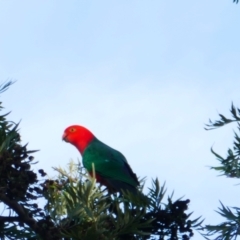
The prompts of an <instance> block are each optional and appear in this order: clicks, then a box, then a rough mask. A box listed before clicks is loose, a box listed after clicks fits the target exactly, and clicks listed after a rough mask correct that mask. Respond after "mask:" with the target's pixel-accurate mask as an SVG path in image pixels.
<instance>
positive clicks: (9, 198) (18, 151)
mask: <svg viewBox="0 0 240 240" xmlns="http://www.w3.org/2000/svg"><path fill="white" fill-rule="evenodd" d="M11 84H12V82H9V83H7V84H4V85H2V86H0V93H2V92H4V91H5V90H6V89H7V88H8V87H9V86H10V85H11ZM0 110H2V106H1V103H0ZM6 116H7V114H5V115H1V116H0V161H1V164H0V205H1V206H2V211H1V215H0V239H24V240H27V239H29V240H31V239H32V240H33V239H34V240H35V239H39V240H77V239H81V240H95V239H97V240H102V239H106V240H110V239H111V240H125V239H128V240H146V239H161V240H163V239H171V240H177V239H190V238H191V237H192V235H193V229H194V228H197V227H198V226H199V225H200V224H201V222H200V221H199V219H195V220H191V219H190V216H191V214H189V213H186V211H187V208H188V203H189V200H182V199H178V200H176V201H173V200H172V196H171V197H169V198H168V200H167V203H165V204H164V203H163V198H164V195H165V193H166V190H165V185H163V186H160V184H159V182H158V180H157V179H156V180H154V181H153V184H152V187H151V188H150V189H149V191H148V194H147V196H145V195H144V194H143V193H142V190H141V187H140V188H139V192H137V193H135V194H131V193H129V192H125V193H124V194H121V195H120V194H119V193H117V194H116V193H115V194H110V193H109V192H108V191H107V189H103V188H102V187H101V186H99V185H98V184H96V182H95V180H94V179H91V178H89V176H88V175H87V174H86V173H84V169H83V168H81V166H80V164H77V165H76V164H73V163H70V164H69V171H68V172H66V171H64V170H63V169H56V170H57V171H58V173H59V177H58V178H57V179H52V180H51V179H42V177H44V176H46V173H45V171H44V170H43V169H40V170H39V171H38V173H36V172H34V171H33V170H32V169H31V167H32V164H36V163H34V162H33V160H34V158H33V156H31V154H33V153H34V152H35V151H29V150H28V149H27V145H22V144H21V142H20V135H19V132H18V124H16V123H14V122H10V121H7V120H6ZM39 175H40V177H41V179H40V180H39ZM40 200H41V201H40ZM40 203H42V204H40Z"/></svg>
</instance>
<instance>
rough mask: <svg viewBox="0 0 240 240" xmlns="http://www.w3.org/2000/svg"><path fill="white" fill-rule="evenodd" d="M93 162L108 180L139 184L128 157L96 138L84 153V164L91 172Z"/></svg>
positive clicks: (97, 170) (99, 172)
mask: <svg viewBox="0 0 240 240" xmlns="http://www.w3.org/2000/svg"><path fill="white" fill-rule="evenodd" d="M92 163H94V167H95V171H96V173H97V174H99V175H100V176H101V177H103V178H105V179H106V180H109V181H110V180H113V181H115V182H116V181H118V184H119V182H122V183H127V184H129V185H131V186H133V187H137V186H138V185H139V182H138V180H137V177H136V175H135V174H134V173H133V171H132V169H131V167H130V166H129V164H128V162H127V160H126V158H125V157H124V156H123V155H122V154H121V153H120V152H119V151H117V150H115V149H113V148H111V147H109V146H107V145H106V144H104V143H102V142H100V141H99V140H98V139H94V140H93V141H92V142H91V143H90V144H89V146H88V147H87V148H86V149H85V151H84V153H83V165H84V167H85V168H86V169H87V170H88V171H89V172H91V171H92Z"/></svg>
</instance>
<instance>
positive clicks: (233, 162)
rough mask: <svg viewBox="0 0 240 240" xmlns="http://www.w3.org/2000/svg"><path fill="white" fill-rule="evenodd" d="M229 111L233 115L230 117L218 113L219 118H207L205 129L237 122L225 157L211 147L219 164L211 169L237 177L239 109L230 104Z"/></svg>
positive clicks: (238, 166)
mask: <svg viewBox="0 0 240 240" xmlns="http://www.w3.org/2000/svg"><path fill="white" fill-rule="evenodd" d="M230 112H231V114H232V116H233V118H232V119H230V118H226V117H225V116H223V115H222V114H219V116H220V120H217V121H215V122H212V121H211V120H209V122H210V123H209V124H207V125H206V126H207V128H205V129H206V130H211V129H215V128H218V127H222V126H225V125H226V124H229V123H233V122H237V132H234V142H233V147H232V148H229V149H228V150H227V156H226V158H224V157H222V156H220V155H219V154H218V153H216V152H215V151H214V150H213V149H211V152H212V153H213V154H214V155H215V156H216V157H217V160H218V161H219V162H220V166H217V167H211V169H214V170H217V171H219V172H221V173H222V175H225V176H227V177H232V178H239V177H240V162H239V160H240V136H239V134H240V109H238V108H237V109H236V108H235V107H234V105H233V104H232V106H231V109H230Z"/></svg>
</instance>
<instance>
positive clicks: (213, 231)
mask: <svg viewBox="0 0 240 240" xmlns="http://www.w3.org/2000/svg"><path fill="white" fill-rule="evenodd" d="M220 203H221V202H220ZM218 209H219V210H218V211H217V213H219V214H220V215H221V216H222V217H224V218H226V219H227V221H225V222H223V223H221V224H218V225H214V226H213V225H206V226H205V229H206V230H207V231H208V233H207V234H204V236H205V238H206V239H209V238H208V237H209V236H213V235H216V236H215V238H214V239H217V240H220V239H222V240H231V239H236V237H237V236H238V235H239V233H240V232H239V224H240V208H237V207H234V208H232V209H234V210H235V214H234V213H233V212H232V210H231V209H230V208H228V207H225V206H224V205H223V204H222V203H221V208H218Z"/></svg>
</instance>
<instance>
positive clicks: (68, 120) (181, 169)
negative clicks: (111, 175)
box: [0, 0, 240, 239]
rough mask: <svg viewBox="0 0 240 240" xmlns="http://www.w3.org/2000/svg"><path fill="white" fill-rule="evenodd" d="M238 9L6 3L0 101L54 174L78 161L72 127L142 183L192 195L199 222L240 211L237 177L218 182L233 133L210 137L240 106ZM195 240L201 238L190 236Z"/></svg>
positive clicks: (1, 7)
mask: <svg viewBox="0 0 240 240" xmlns="http://www.w3.org/2000/svg"><path fill="white" fill-rule="evenodd" d="M239 7H240V6H239V5H236V4H233V3H232V1H231V0H211V1H209V0H204V1H190V0H182V1H168V2H166V1H159V0H158V1H156V0H152V1H143V0H138V1H110V0H109V1H100V0H98V1H96V0H95V1H91V0H89V1H80V0H78V1H60V0H58V1H38V2H37V1H1V2H0V29H1V31H0V35H1V37H0V73H1V75H0V76H1V79H2V80H1V81H2V82H3V81H5V80H6V79H16V80H17V82H16V83H15V84H14V85H13V86H12V87H11V88H10V89H9V90H8V91H7V92H6V93H4V94H3V95H2V96H1V100H2V101H3V104H4V106H5V108H6V111H10V110H11V111H12V113H11V115H10V117H9V119H11V120H15V121H19V120H20V119H21V120H22V122H21V125H20V127H21V134H22V140H23V143H26V142H29V147H30V149H40V150H41V151H40V152H39V153H36V154H35V156H36V160H38V161H39V167H43V168H44V169H45V171H46V172H48V173H49V174H50V175H51V176H53V174H54V173H53V171H52V169H51V167H52V166H62V167H64V166H65V165H66V164H67V163H68V161H69V160H70V159H71V158H73V159H75V160H76V159H77V158H80V156H79V153H78V152H77V150H76V149H74V147H73V146H71V145H70V144H66V143H64V142H62V141H61V136H62V132H63V130H64V129H65V128H66V127H67V126H69V125H71V124H80V125H84V126H86V127H87V128H89V129H90V130H91V131H92V132H94V133H95V135H96V136H97V137H98V138H99V139H101V140H102V141H104V142H105V143H107V144H109V145H110V146H112V147H114V148H116V149H118V150H120V151H121V152H122V153H123V154H124V155H125V156H126V157H127V159H128V161H129V163H130V165H131V166H132V168H133V170H134V171H135V172H136V173H137V175H138V176H140V177H144V176H146V177H147V179H148V180H147V184H146V185H147V186H150V183H151V178H155V177H156V176H158V178H159V180H160V182H161V183H163V182H164V181H166V182H167V187H168V190H169V191H168V192H169V194H170V193H171V192H172V191H173V190H174V191H175V197H176V198H177V197H181V196H183V195H185V197H186V198H190V199H191V203H190V205H189V208H190V210H191V211H194V215H193V216H194V217H198V216H200V215H202V216H203V217H205V218H206V221H205V223H206V224H209V223H212V224H214V223H219V222H220V221H221V218H220V217H219V216H218V215H217V213H215V212H214V210H216V209H217V207H218V206H219V203H218V200H221V201H222V202H223V203H224V204H226V205H228V206H239V205H238V204H239V201H238V200H239V194H238V193H239V191H238V190H239V189H238V188H239V186H234V184H236V183H238V181H236V180H232V179H225V178H223V177H222V178H219V177H216V175H217V173H216V172H214V171H210V170H209V169H208V168H207V167H206V166H209V165H216V164H217V161H216V160H215V158H214V156H213V155H211V153H210V147H211V146H212V145H213V144H214V149H215V150H216V151H218V152H220V153H221V154H222V155H224V156H225V153H226V149H227V147H228V146H230V145H231V143H232V136H233V134H232V128H233V126H229V127H226V128H224V129H219V130H215V131H210V132H206V131H205V130H204V129H203V127H204V123H207V121H208V119H209V118H212V119H215V118H217V112H221V113H226V114H227V113H228V109H229V108H230V104H231V101H233V102H234V103H235V104H236V105H238V106H239V107H240V104H239V89H240V80H239V79H240V71H239V55H240V46H239V42H240V41H239V40H240V39H239V38H240V34H239V26H240V17H239V11H240V10H239ZM194 239H202V238H201V237H200V236H199V235H198V234H197V233H196V237H195V238H194Z"/></svg>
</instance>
